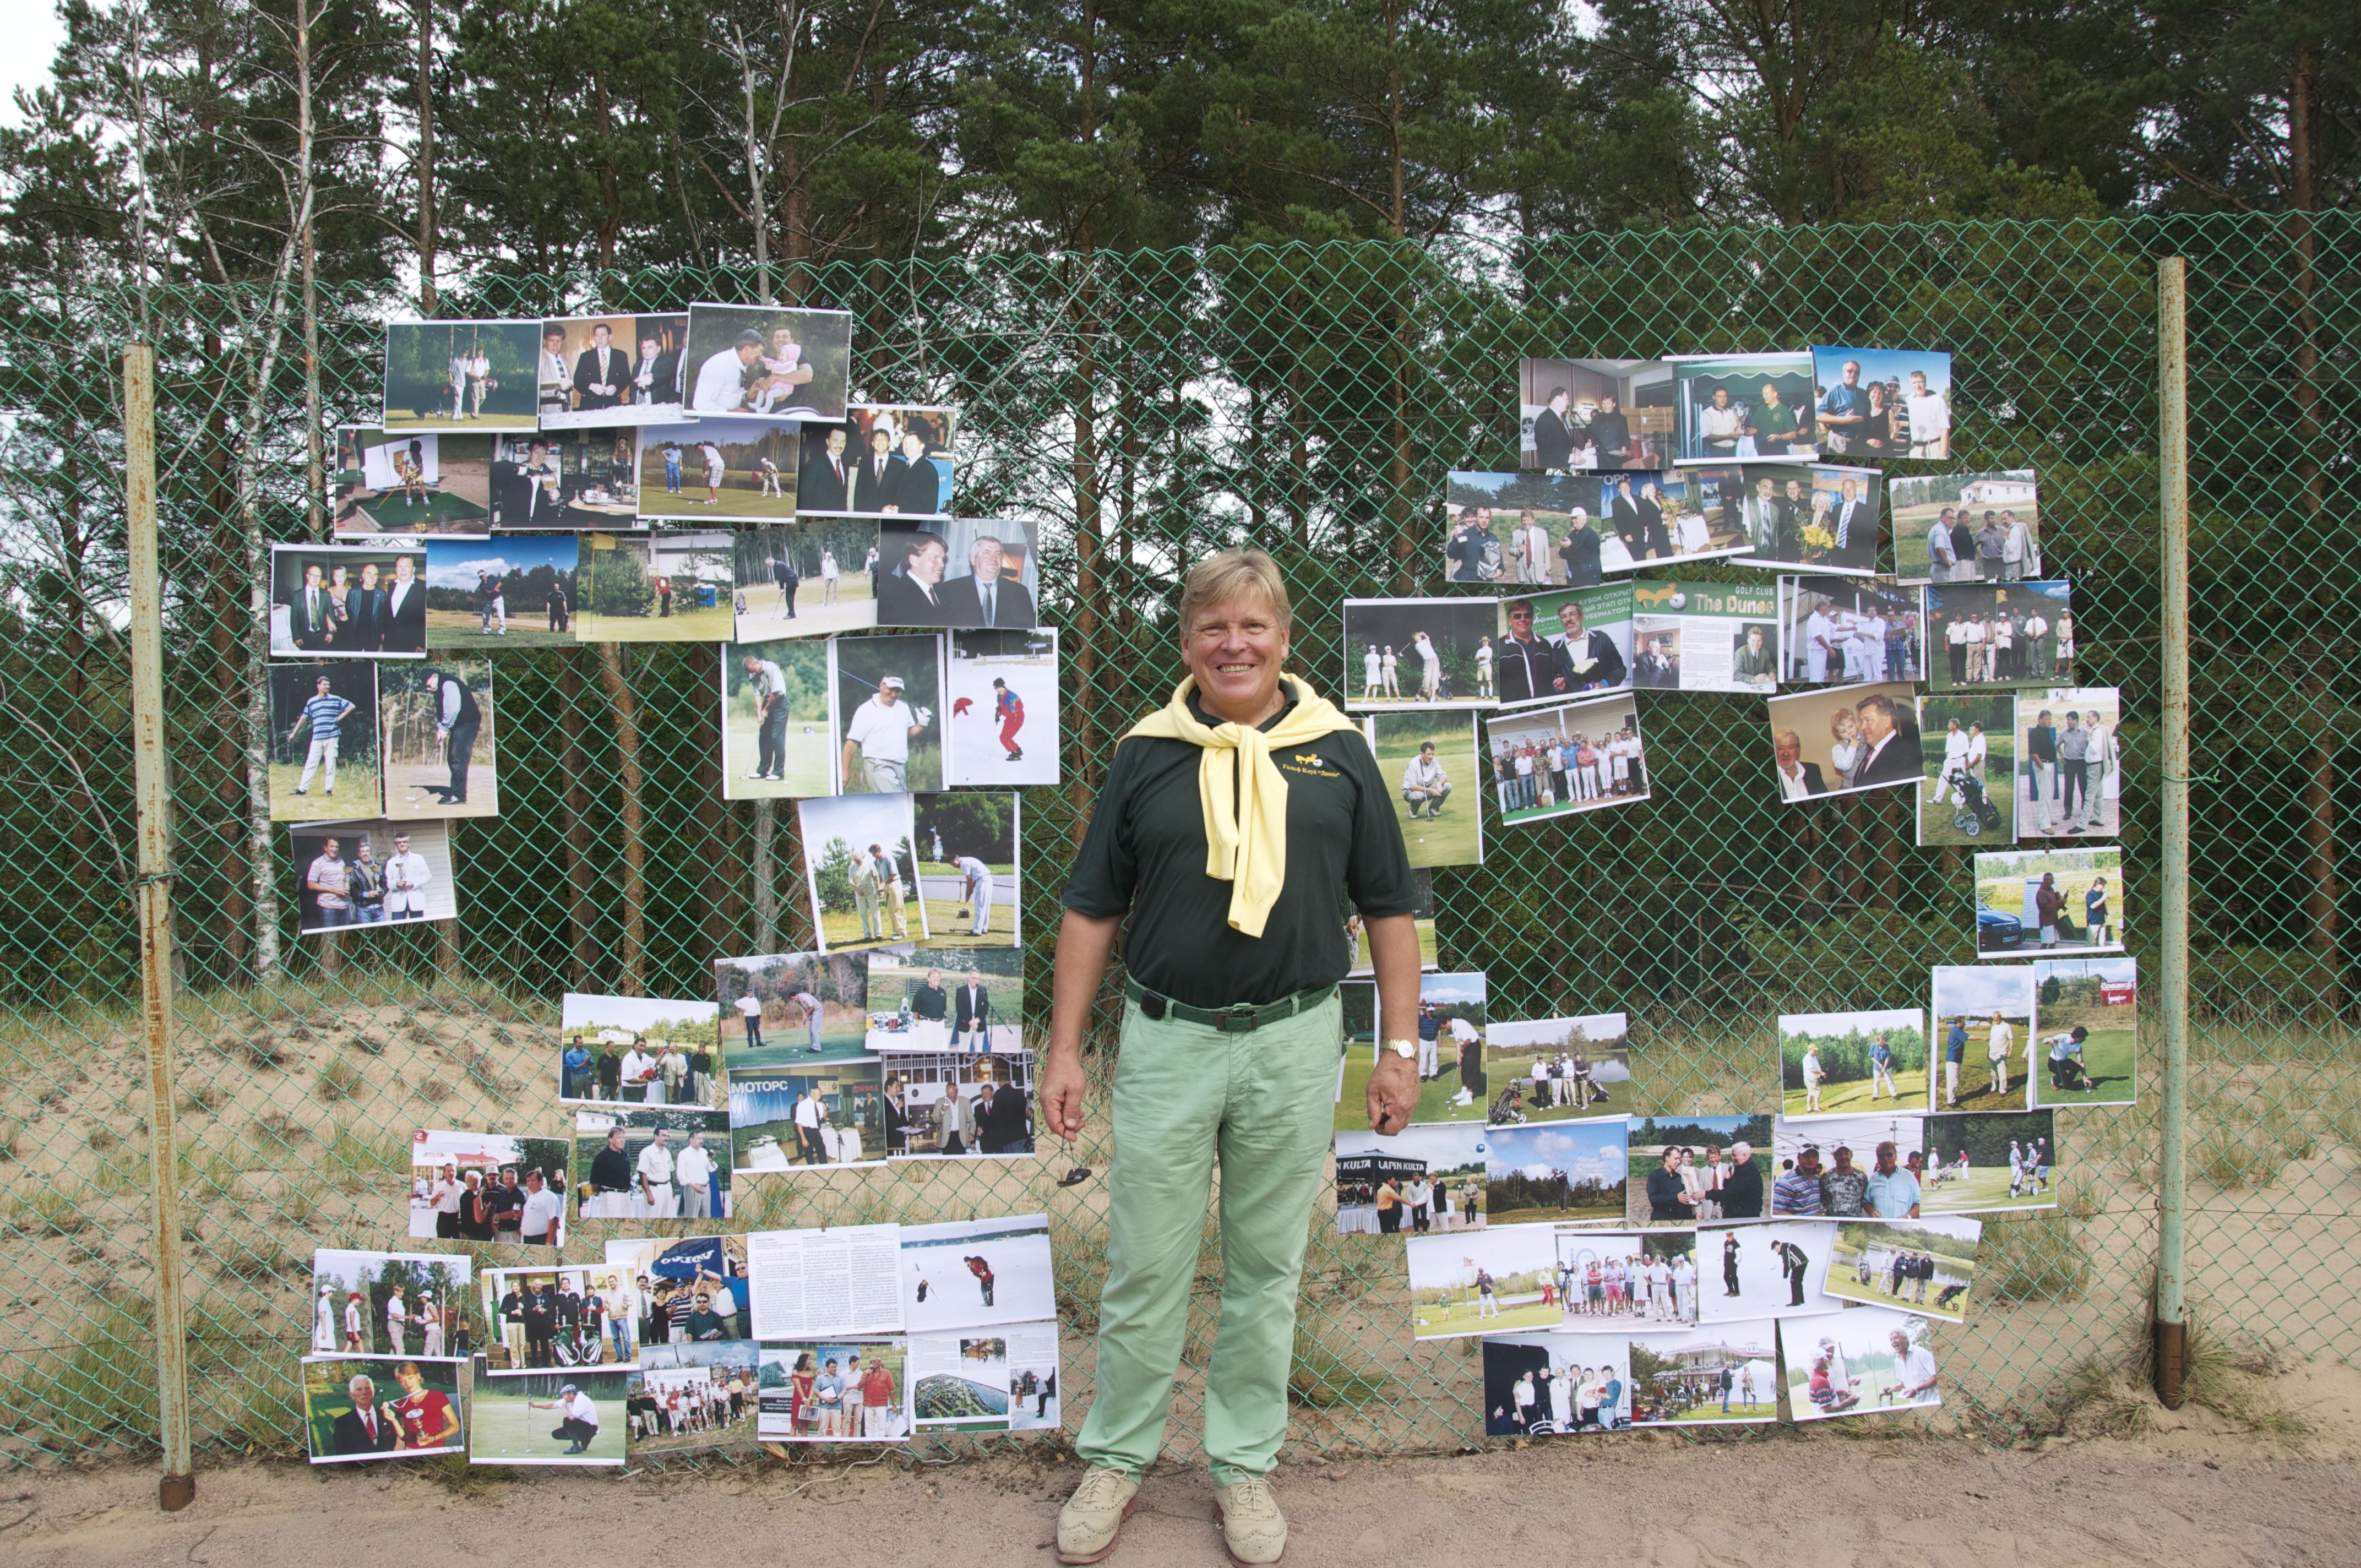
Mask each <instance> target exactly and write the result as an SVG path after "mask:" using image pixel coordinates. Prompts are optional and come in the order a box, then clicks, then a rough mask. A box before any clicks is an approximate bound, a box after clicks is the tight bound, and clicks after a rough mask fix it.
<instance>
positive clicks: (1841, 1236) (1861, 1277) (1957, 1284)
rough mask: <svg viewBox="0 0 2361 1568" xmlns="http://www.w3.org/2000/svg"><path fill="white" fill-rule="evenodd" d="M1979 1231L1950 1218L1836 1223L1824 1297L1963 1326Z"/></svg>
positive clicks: (1972, 1287) (1972, 1283)
mask: <svg viewBox="0 0 2361 1568" xmlns="http://www.w3.org/2000/svg"><path fill="white" fill-rule="evenodd" d="M1983 1230H1984V1227H1983V1223H1982V1221H1980V1220H1969V1219H1960V1218H1954V1217H1946V1218H1942V1219H1934V1220H1839V1221H1838V1222H1837V1239H1836V1246H1835V1249H1834V1251H1833V1252H1831V1254H1830V1255H1829V1258H1828V1294H1829V1295H1831V1296H1834V1297H1836V1298H1837V1299H1839V1300H1844V1301H1851V1302H1855V1303H1857V1304H1859V1305H1861V1306H1865V1307H1900V1308H1903V1309H1905V1310H1910V1311H1914V1312H1924V1313H1926V1314H1927V1316H1928V1317H1930V1318H1940V1319H1942V1320H1943V1321H1945V1322H1951V1323H1964V1322H1966V1321H1968V1309H1969V1308H1970V1306H1971V1305H1972V1304H1973V1302H1974V1299H1975V1297H1974V1292H1975V1282H1976V1245H1977V1243H1978V1241H1979V1240H1980V1239H1981V1238H1982V1235H1983Z"/></svg>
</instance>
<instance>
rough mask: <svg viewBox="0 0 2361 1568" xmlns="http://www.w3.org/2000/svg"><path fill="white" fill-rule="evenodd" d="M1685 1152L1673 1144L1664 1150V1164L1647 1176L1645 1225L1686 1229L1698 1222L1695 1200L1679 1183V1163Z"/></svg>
mask: <svg viewBox="0 0 2361 1568" xmlns="http://www.w3.org/2000/svg"><path fill="white" fill-rule="evenodd" d="M1684 1158H1686V1151H1685V1150H1683V1149H1682V1148H1680V1147H1679V1146H1676V1145H1674V1144H1666V1145H1665V1146H1664V1152H1663V1160H1664V1163H1663V1164H1662V1165H1660V1166H1658V1167H1657V1168H1655V1169H1653V1170H1652V1171H1650V1172H1649V1173H1648V1223H1650V1224H1652V1225H1686V1224H1690V1223H1694V1222H1695V1221H1696V1219H1697V1200H1696V1199H1694V1198H1693V1197H1691V1196H1690V1195H1689V1193H1688V1190H1687V1189H1686V1187H1685V1186H1684V1185H1683V1183H1682V1181H1681V1162H1682V1160H1683V1159H1684Z"/></svg>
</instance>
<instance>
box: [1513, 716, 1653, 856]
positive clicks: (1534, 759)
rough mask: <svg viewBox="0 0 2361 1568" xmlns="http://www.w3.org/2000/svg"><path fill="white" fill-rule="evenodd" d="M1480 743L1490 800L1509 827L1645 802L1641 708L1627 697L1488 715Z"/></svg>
mask: <svg viewBox="0 0 2361 1568" xmlns="http://www.w3.org/2000/svg"><path fill="white" fill-rule="evenodd" d="M1484 737H1485V740H1486V742H1487V743H1488V745H1489V746H1490V748H1491V758H1490V761H1491V764H1492V766H1491V770H1490V772H1491V778H1490V781H1489V782H1490V783H1491V785H1492V794H1493V798H1494V799H1496V800H1497V801H1498V802H1499V806H1500V820H1501V821H1502V822H1504V823H1507V824H1510V825H1511V826H1514V825H1515V824H1518V823H1522V822H1542V821H1546V820H1548V819H1549V818H1551V817H1570V816H1574V815H1576V814H1578V813H1581V812H1585V811H1597V810H1598V809H1600V808H1601V807H1603V806H1633V805H1637V804H1638V803H1639V802H1641V801H1643V800H1645V799H1647V798H1648V759H1647V752H1646V750H1645V749H1644V748H1643V747H1642V745H1641V743H1640V706H1639V703H1638V702H1637V701H1636V700H1635V699H1634V698H1633V697H1632V696H1631V693H1629V692H1620V693H1617V694H1615V695H1613V696H1603V697H1594V698H1592V699H1590V700H1589V701H1587V702H1569V703H1564V704H1561V705H1560V706H1558V707H1532V708H1523V709H1521V710H1519V711H1518V712H1516V713H1513V714H1493V715H1491V716H1490V717H1489V718H1486V719H1485V721H1484Z"/></svg>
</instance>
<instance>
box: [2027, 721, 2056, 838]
mask: <svg viewBox="0 0 2361 1568" xmlns="http://www.w3.org/2000/svg"><path fill="white" fill-rule="evenodd" d="M2025 762H2026V767H2025V771H2026V789H2027V790H2028V791H2030V792H2031V794H2032V796H2033V811H2034V819H2035V824H2036V831H2037V832H2041V833H2048V831H2049V830H2050V828H2051V826H2052V817H2051V814H2050V804H2051V802H2053V801H2054V800H2056V799H2057V797H2058V727H2057V726H2056V725H2054V724H2052V723H2050V722H2049V710H2048V708H2046V707H2045V708H2043V709H2042V710H2041V712H2040V714H2039V716H2038V717H2037V718H2035V719H2034V721H2033V722H2032V724H2031V725H2029V726H2027V727H2026V731H2025Z"/></svg>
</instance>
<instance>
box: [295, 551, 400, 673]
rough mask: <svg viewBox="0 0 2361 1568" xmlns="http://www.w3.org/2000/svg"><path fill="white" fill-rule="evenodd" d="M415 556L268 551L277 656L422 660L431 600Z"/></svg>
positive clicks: (382, 552)
mask: <svg viewBox="0 0 2361 1568" xmlns="http://www.w3.org/2000/svg"><path fill="white" fill-rule="evenodd" d="M420 565H421V561H420V557H419V554H418V553H417V552H416V551H414V550H412V551H392V550H385V549H379V548H372V547H370V546H368V545H357V544H325V545H314V544H274V545H272V546H271V547H270V600H271V609H270V652H271V653H272V654H273V656H275V657H279V658H292V657H295V656H297V655H306V656H309V657H312V658H315V659H418V658H423V657H424V656H425V654H426V594H425V588H424V585H423V583H422V582H421V581H420V579H419V568H420Z"/></svg>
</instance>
